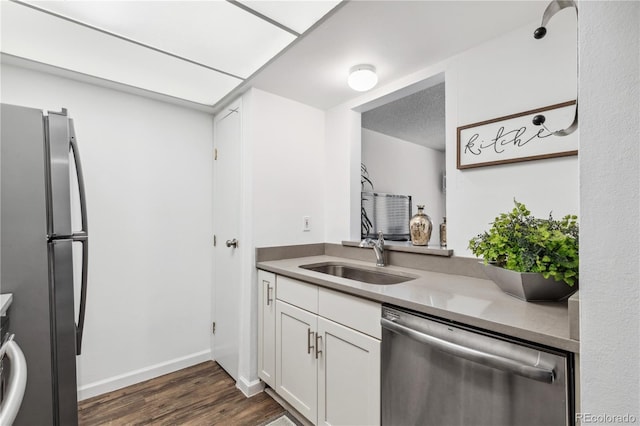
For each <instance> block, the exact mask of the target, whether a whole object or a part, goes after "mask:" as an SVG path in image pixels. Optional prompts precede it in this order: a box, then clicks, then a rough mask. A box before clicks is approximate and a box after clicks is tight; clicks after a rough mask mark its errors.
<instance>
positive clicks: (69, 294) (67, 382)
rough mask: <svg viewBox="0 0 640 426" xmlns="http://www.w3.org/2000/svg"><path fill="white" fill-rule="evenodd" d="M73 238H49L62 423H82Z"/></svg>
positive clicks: (56, 385)
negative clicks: (78, 379)
mask: <svg viewBox="0 0 640 426" xmlns="http://www.w3.org/2000/svg"><path fill="white" fill-rule="evenodd" d="M72 246H73V240H71V239H69V240H54V241H51V242H49V268H50V269H49V274H50V279H49V285H50V294H51V303H52V307H53V309H52V312H51V317H52V318H51V324H52V325H53V326H54V327H55V331H54V333H53V335H54V342H53V364H54V366H55V368H54V374H53V382H54V389H55V390H57V392H55V391H54V407H55V408H57V410H58V413H57V416H56V417H57V418H58V419H59V423H58V424H60V425H73V424H77V423H78V413H77V410H78V408H77V398H78V396H77V389H76V324H75V318H74V286H73V249H72Z"/></svg>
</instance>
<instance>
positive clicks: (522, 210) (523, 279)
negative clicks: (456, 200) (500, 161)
mask: <svg viewBox="0 0 640 426" xmlns="http://www.w3.org/2000/svg"><path fill="white" fill-rule="evenodd" d="M514 203H515V207H514V208H513V210H511V211H510V212H509V213H501V214H500V215H499V216H498V217H496V218H495V220H494V221H493V223H492V226H491V228H490V229H489V231H486V232H484V233H482V234H479V235H478V236H476V237H474V238H472V239H471V240H470V241H469V249H470V250H471V251H472V252H473V254H475V255H476V256H478V257H480V256H481V257H482V258H483V259H484V264H485V265H486V269H485V272H486V274H487V276H488V277H489V278H491V279H492V280H493V281H494V282H495V283H496V284H497V285H498V287H500V288H501V289H502V290H503V291H504V292H505V293H508V294H510V295H512V296H515V297H518V298H520V299H524V300H527V301H550V300H562V299H565V298H567V297H569V296H570V295H571V294H573V293H574V292H575V291H577V289H578V277H579V271H578V266H579V258H578V247H579V238H578V230H579V228H578V222H577V219H578V218H577V216H575V215H567V216H565V217H564V218H562V219H561V220H555V219H553V217H552V215H551V213H550V214H549V218H548V219H538V218H535V217H533V216H531V212H530V211H529V210H528V209H527V207H526V206H525V205H524V204H522V203H519V202H518V201H516V200H514Z"/></svg>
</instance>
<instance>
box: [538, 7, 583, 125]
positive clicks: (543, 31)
mask: <svg viewBox="0 0 640 426" xmlns="http://www.w3.org/2000/svg"><path fill="white" fill-rule="evenodd" d="M567 7H573V8H574V9H575V10H576V21H577V20H578V6H577V5H576V3H575V1H573V0H553V1H552V2H551V3H549V5H548V6H547V8H546V9H545V11H544V14H543V15H542V24H541V25H540V27H539V28H537V29H536V30H535V31H534V32H533V38H535V39H537V40H539V39H541V38H543V37H544V36H545V35H547V28H546V25H547V23H549V20H550V19H551V18H552V17H553V15H555V14H556V13H558V12H559V11H561V10H562V9H566V8H567ZM576 49H579V46H577V47H576ZM576 55H577V53H576ZM576 63H577V68H576V81H578V79H577V74H578V72H579V67H580V64H579V62H578V61H576ZM532 121H533V124H534V125H536V126H544V122H545V117H544V115H542V114H540V115H536V116H535V117H533V120H532ZM545 129H546V127H545ZM577 129H578V90H577V83H576V113H575V115H574V117H573V123H571V125H570V126H569V127H567V128H566V129H563V130H557V131H555V132H552V134H553V135H555V136H567V135H570V134H571V133H573V132H575V131H576V130H577Z"/></svg>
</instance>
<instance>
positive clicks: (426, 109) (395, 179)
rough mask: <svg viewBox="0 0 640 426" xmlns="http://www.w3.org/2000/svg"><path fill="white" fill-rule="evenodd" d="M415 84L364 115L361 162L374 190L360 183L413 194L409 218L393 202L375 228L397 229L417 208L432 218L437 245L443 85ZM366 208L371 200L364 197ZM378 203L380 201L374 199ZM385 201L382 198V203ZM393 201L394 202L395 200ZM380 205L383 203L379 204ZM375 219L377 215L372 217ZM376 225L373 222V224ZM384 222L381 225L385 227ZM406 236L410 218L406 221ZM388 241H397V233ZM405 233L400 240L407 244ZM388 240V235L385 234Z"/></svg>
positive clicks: (442, 189) (442, 207) (442, 197)
mask: <svg viewBox="0 0 640 426" xmlns="http://www.w3.org/2000/svg"><path fill="white" fill-rule="evenodd" d="M440 80H441V81H439V82H437V84H435V85H429V86H428V87H426V88H425V87H424V85H415V87H414V88H412V89H409V92H410V93H408V94H407V90H403V91H402V93H401V95H402V97H398V96H399V95H400V94H399V93H396V95H395V96H391V99H392V100H390V101H388V102H386V103H383V104H378V105H377V106H375V107H374V108H372V109H369V110H366V111H364V112H362V116H361V118H362V129H361V131H362V152H361V162H362V164H363V165H364V168H365V170H364V171H363V173H364V174H365V177H367V178H368V179H369V181H370V183H371V184H372V185H373V188H372V187H371V185H370V184H369V182H367V181H366V179H363V180H362V188H363V189H362V191H366V192H376V193H384V194H393V195H401V196H406V195H409V196H411V209H410V211H411V214H409V212H405V209H403V210H402V211H401V212H398V209H399V208H401V206H400V203H399V202H395V203H394V206H393V208H387V213H385V214H381V216H383V219H384V220H377V222H378V223H377V226H378V227H381V228H382V229H383V230H384V231H385V235H386V234H387V232H388V231H387V229H385V227H387V228H390V229H392V230H393V229H394V228H397V227H398V224H396V223H395V222H397V221H398V220H397V219H394V217H396V218H397V216H398V215H400V219H399V221H400V222H402V221H403V220H404V219H403V218H404V217H407V216H406V215H408V217H411V215H413V214H415V213H417V211H418V209H417V206H418V205H424V206H425V209H424V212H425V213H426V214H427V215H428V216H429V217H430V218H431V222H432V224H433V230H432V233H431V239H430V240H429V247H440V237H439V226H440V223H441V222H442V221H443V217H444V216H445V215H446V213H445V205H446V202H445V187H444V182H445V180H444V175H445V83H444V81H443V80H444V79H440ZM363 197H364V198H365V204H368V203H369V202H370V201H369V200H368V199H366V198H367V197H369V195H364V194H363ZM377 200H378V199H377ZM386 200H389V197H385V199H384V200H380V201H384V202H385V203H387V201H386ZM394 200H395V198H394ZM381 204H382V203H381ZM376 216H378V214H376ZM374 222H375V220H374ZM383 222H384V224H383ZM406 225H407V227H406V229H407V232H408V218H407V219H406ZM389 233H390V234H395V235H394V237H392V238H391V239H396V240H401V239H403V238H402V237H400V238H398V236H397V235H398V233H397V232H393V231H392V232H389ZM408 237H409V236H408V235H405V237H404V240H405V241H406V240H410V238H408ZM385 238H386V236H385Z"/></svg>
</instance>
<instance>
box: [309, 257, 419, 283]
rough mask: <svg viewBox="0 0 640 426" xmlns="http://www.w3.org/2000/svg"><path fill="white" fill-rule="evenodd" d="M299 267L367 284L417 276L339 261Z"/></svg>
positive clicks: (410, 278) (397, 281) (391, 281)
mask: <svg viewBox="0 0 640 426" xmlns="http://www.w3.org/2000/svg"><path fill="white" fill-rule="evenodd" d="M300 267H301V268H303V269H308V270H310V271H315V272H320V273H322V274H328V275H333V276H334V277H340V278H346V279H349V280H354V281H360V282H363V283H367V284H381V285H385V284H399V283H403V282H405V281H411V280H414V279H416V278H418V277H417V276H415V275H410V274H404V273H401V272H397V271H394V272H387V271H380V268H367V267H366V266H360V265H352V264H348V263H341V262H323V263H313V264H309V265H301V266H300Z"/></svg>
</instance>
